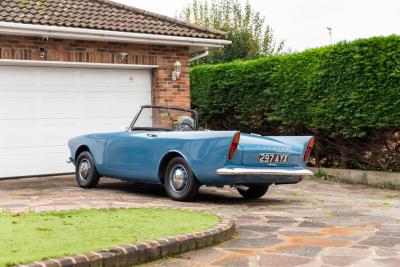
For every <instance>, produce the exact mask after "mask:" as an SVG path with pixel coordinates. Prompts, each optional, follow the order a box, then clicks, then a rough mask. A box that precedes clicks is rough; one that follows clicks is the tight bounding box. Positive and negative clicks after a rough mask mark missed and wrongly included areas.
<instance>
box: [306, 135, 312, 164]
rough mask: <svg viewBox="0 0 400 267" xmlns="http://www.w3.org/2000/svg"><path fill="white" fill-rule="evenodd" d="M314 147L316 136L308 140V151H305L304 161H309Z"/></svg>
mask: <svg viewBox="0 0 400 267" xmlns="http://www.w3.org/2000/svg"><path fill="white" fill-rule="evenodd" d="M313 147H314V137H311V139H310V142H308V145H307V149H306V153H304V161H307V160H308V158H309V157H310V155H311V151H312V149H313Z"/></svg>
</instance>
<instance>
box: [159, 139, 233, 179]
mask: <svg viewBox="0 0 400 267" xmlns="http://www.w3.org/2000/svg"><path fill="white" fill-rule="evenodd" d="M234 134H235V132H233V131H224V132H212V131H208V132H205V131H195V132H160V133H159V134H158V138H157V141H156V146H155V149H154V157H153V159H154V160H153V168H152V173H151V176H152V177H153V176H156V177H158V170H159V168H160V164H161V161H162V158H163V157H164V156H165V155H167V154H168V153H171V152H176V153H179V154H180V155H182V156H183V157H184V158H185V159H186V161H187V162H188V163H189V166H190V167H191V168H192V171H193V173H194V174H195V176H196V177H197V179H198V180H199V181H200V182H201V183H203V184H206V183H207V180H208V179H210V178H213V177H215V176H216V173H215V171H216V170H217V169H218V168H221V167H223V166H224V164H225V162H226V159H227V154H228V150H229V147H230V145H231V143H232V138H233V135H234Z"/></svg>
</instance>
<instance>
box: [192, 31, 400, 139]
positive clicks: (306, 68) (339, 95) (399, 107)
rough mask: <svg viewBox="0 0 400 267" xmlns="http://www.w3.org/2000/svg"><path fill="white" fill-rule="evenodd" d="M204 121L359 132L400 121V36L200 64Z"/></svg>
mask: <svg viewBox="0 0 400 267" xmlns="http://www.w3.org/2000/svg"><path fill="white" fill-rule="evenodd" d="M190 77H191V92H192V106H193V107H194V108H195V109H197V111H198V112H199V115H200V120H201V121H200V122H201V123H202V125H203V126H205V127H209V126H210V125H211V127H213V128H228V127H235V128H237V129H240V130H244V131H257V130H259V131H264V130H265V129H268V127H272V126H276V127H280V128H281V129H283V130H282V131H285V129H286V130H287V129H291V128H293V127H299V126H302V127H305V128H306V129H310V131H315V132H318V131H324V132H326V133H328V135H329V136H330V137H341V138H353V137H363V136H365V135H367V133H368V131H369V130H370V129H374V130H375V129H399V128H400V36H396V35H392V36H389V37H374V38H369V39H360V40H356V41H353V42H342V43H338V44H336V45H332V46H328V47H323V48H318V49H311V50H307V51H304V52H301V53H295V54H288V55H280V56H271V57H266V58H262V59H258V60H253V61H243V62H240V61H238V62H233V63H228V64H220V65H207V66H199V67H195V68H193V69H192V70H191V71H190Z"/></svg>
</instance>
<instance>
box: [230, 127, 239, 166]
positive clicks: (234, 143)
mask: <svg viewBox="0 0 400 267" xmlns="http://www.w3.org/2000/svg"><path fill="white" fill-rule="evenodd" d="M239 140H240V132H236V133H235V135H234V136H233V139H232V143H231V146H230V147H229V153H228V160H231V159H233V157H234V156H235V153H236V150H237V148H238V145H239Z"/></svg>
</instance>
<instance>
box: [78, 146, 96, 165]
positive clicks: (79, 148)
mask: <svg viewBox="0 0 400 267" xmlns="http://www.w3.org/2000/svg"><path fill="white" fill-rule="evenodd" d="M84 151H88V152H89V153H90V154H92V155H93V153H92V151H90V148H89V147H88V146H87V145H80V146H79V147H78V148H77V149H76V152H75V163H76V160H77V159H78V156H79V155H80V154H81V153H82V152H84ZM93 160H94V158H93Z"/></svg>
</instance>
